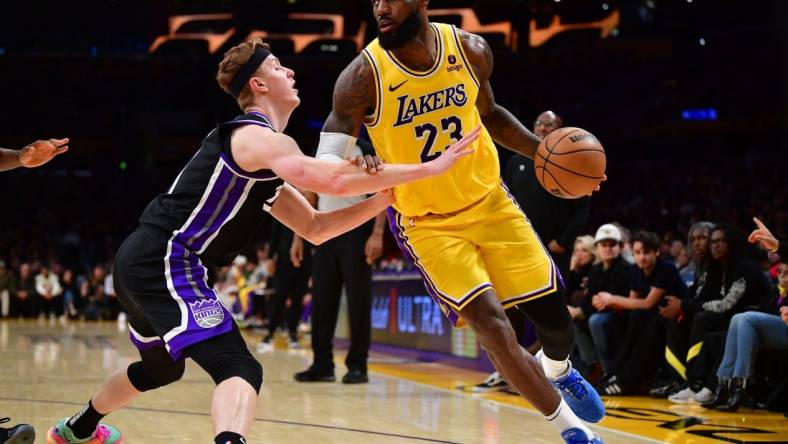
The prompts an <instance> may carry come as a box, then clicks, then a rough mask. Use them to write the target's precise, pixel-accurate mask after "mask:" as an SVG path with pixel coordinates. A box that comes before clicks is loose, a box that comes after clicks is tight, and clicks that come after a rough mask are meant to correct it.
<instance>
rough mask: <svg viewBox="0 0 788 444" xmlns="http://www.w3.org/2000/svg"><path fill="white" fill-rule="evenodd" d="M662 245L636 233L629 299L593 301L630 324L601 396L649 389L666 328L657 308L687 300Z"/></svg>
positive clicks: (608, 297)
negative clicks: (673, 299)
mask: <svg viewBox="0 0 788 444" xmlns="http://www.w3.org/2000/svg"><path fill="white" fill-rule="evenodd" d="M659 245H660V240H659V236H657V234H656V233H652V232H649V231H640V232H637V233H635V235H634V236H633V237H632V251H633V252H634V256H635V263H636V265H637V267H636V268H635V270H634V273H633V274H634V276H633V283H632V287H633V288H632V290H630V292H629V297H622V296H613V295H610V294H607V293H603V294H600V295H597V296H594V300H593V301H592V303H593V304H594V307H596V308H597V309H599V310H603V309H606V308H613V309H614V310H616V311H618V312H620V313H621V315H623V316H626V317H627V321H628V322H627V327H626V334H625V335H623V338H624V341H623V344H622V345H621V347H620V348H619V350H618V351H617V354H616V360H615V363H614V367H613V368H612V369H609V371H610V373H611V375H610V377H608V378H607V379H606V380H604V381H602V383H601V384H600V387H599V389H598V391H600V393H603V394H607V395H625V394H635V393H637V392H638V391H640V389H642V388H644V387H646V386H647V384H648V382H649V380H650V379H651V377H652V376H653V374H654V369H655V368H656V367H657V366H658V364H659V362H660V360H661V357H662V349H663V347H662V346H663V345H664V343H665V334H664V331H665V326H664V321H663V320H662V318H661V317H659V316H658V314H657V309H656V308H657V305H658V304H659V303H660V301H662V299H663V298H664V297H665V296H666V295H671V296H674V297H678V298H683V297H685V295H686V291H687V288H686V287H685V286H684V282H683V281H682V280H681V277H680V276H679V272H678V270H677V269H676V267H675V266H673V264H672V263H671V262H669V261H668V260H663V259H662V257H661V254H659V253H658V250H659Z"/></svg>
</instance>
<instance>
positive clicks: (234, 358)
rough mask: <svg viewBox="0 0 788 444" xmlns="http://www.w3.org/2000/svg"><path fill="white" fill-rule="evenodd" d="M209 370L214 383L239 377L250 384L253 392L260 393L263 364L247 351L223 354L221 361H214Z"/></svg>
mask: <svg viewBox="0 0 788 444" xmlns="http://www.w3.org/2000/svg"><path fill="white" fill-rule="evenodd" d="M216 364H217V365H215V366H213V367H212V368H211V369H210V371H208V370H209V369H206V371H208V373H209V374H210V375H211V378H213V381H214V383H216V385H219V384H221V383H222V382H224V381H226V380H228V379H230V378H241V379H243V380H244V381H246V382H248V383H249V385H251V386H252V388H253V389H254V391H255V392H257V393H260V387H261V386H262V385H263V366H262V365H260V363H259V362H257V360H256V359H255V358H254V357H253V356H252V355H251V354H249V352H246V353H243V354H237V355H225V356H224V359H223V360H222V362H221V363H216Z"/></svg>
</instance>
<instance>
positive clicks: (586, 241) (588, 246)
mask: <svg viewBox="0 0 788 444" xmlns="http://www.w3.org/2000/svg"><path fill="white" fill-rule="evenodd" d="M578 244H579V245H580V247H581V248H583V249H584V250H588V251H589V252H590V253H591V256H593V257H594V260H593V261H592V263H594V264H596V263H597V262H599V257H597V255H596V248H594V238H593V237H591V236H589V235H587V234H586V235H585V236H577V239H575V245H574V246H575V247H577V245H578Z"/></svg>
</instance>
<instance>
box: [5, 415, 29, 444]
mask: <svg viewBox="0 0 788 444" xmlns="http://www.w3.org/2000/svg"><path fill="white" fill-rule="evenodd" d="M8 421H11V418H8V417H6V418H0V424H4V423H6V422H8ZM35 439H36V431H35V429H33V426H31V425H30V424H17V425H15V426H13V427H11V428H8V429H5V428H3V427H0V444H33V442H34V441H35Z"/></svg>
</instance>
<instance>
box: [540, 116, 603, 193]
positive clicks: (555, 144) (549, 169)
mask: <svg viewBox="0 0 788 444" xmlns="http://www.w3.org/2000/svg"><path fill="white" fill-rule="evenodd" d="M606 163H607V162H606V158H605V149H604V148H602V144H601V143H600V142H599V139H597V138H596V137H595V136H594V135H593V134H591V133H589V132H588V131H586V130H584V129H581V128H573V127H565V128H559V129H557V130H555V131H553V132H552V133H550V134H548V135H547V137H545V138H544V139H542V141H541V142H540V143H539V147H538V148H537V149H536V156H534V173H535V174H536V179H537V180H538V181H539V184H541V185H542V187H544V189H545V190H547V191H549V192H550V193H551V194H553V195H554V196H557V197H560V198H562V199H577V198H580V197H583V196H586V195H588V194H590V193H591V192H592V191H594V189H595V188H596V186H597V185H599V183H600V182H601V181H602V178H603V176H604V175H605V166H606Z"/></svg>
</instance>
